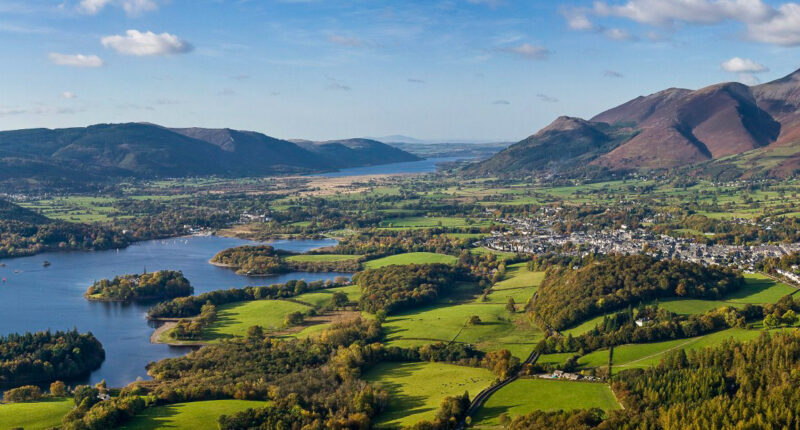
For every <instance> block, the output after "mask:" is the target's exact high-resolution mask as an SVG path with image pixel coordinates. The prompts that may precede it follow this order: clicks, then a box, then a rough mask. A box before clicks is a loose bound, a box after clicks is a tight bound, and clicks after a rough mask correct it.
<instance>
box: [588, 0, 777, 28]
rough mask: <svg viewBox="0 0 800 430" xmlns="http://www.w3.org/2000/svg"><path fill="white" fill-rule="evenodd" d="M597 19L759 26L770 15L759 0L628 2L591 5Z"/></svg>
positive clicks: (649, 0)
mask: <svg viewBox="0 0 800 430" xmlns="http://www.w3.org/2000/svg"><path fill="white" fill-rule="evenodd" d="M594 12H595V13H596V14H598V15H601V16H618V17H622V18H628V19H630V20H633V21H636V22H640V23H644V24H658V25H671V24H674V23H675V22H678V21H680V22H686V23H689V24H716V23H720V22H723V21H726V20H734V21H741V22H759V21H763V20H766V19H768V18H769V17H771V16H772V15H773V14H774V9H773V8H772V7H771V6H769V5H767V4H765V3H764V2H763V1H762V0H629V1H628V2H626V3H624V4H622V5H610V4H608V3H606V2H604V1H597V2H595V4H594Z"/></svg>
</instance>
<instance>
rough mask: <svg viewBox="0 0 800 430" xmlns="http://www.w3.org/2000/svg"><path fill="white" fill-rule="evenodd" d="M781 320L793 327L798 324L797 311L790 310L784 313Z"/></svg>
mask: <svg viewBox="0 0 800 430" xmlns="http://www.w3.org/2000/svg"><path fill="white" fill-rule="evenodd" d="M781 320H782V321H783V323H784V324H786V325H789V326H792V325H794V324H795V323H796V322H797V314H796V313H795V311H793V310H791V309H789V310H788V311H786V312H784V314H783V316H782V317H781Z"/></svg>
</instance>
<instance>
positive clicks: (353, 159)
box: [296, 139, 421, 167]
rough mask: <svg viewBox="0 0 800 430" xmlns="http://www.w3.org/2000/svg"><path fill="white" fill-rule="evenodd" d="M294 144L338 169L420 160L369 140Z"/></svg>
mask: <svg viewBox="0 0 800 430" xmlns="http://www.w3.org/2000/svg"><path fill="white" fill-rule="evenodd" d="M296 144H297V145H298V146H300V147H301V148H303V149H305V150H307V151H310V152H312V153H314V154H317V155H318V156H320V157H321V158H323V159H325V160H329V161H331V162H333V163H334V164H335V165H337V166H340V167H357V166H374V165H379V164H386V160H392V162H393V163H398V162H404V161H419V160H421V158H419V157H417V156H416V155H412V154H410V153H408V152H405V151H403V150H400V149H398V148H395V147H393V146H390V145H387V144H385V143H382V142H378V141H377V140H371V139H346V140H329V141H326V142H309V141H298V142H296Z"/></svg>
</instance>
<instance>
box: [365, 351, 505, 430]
mask: <svg viewBox="0 0 800 430" xmlns="http://www.w3.org/2000/svg"><path fill="white" fill-rule="evenodd" d="M364 379H366V380H367V381H370V382H375V383H376V384H378V385H379V386H380V387H383V388H384V389H386V390H387V391H388V392H389V395H390V400H389V407H388V410H387V411H386V412H384V413H383V414H381V415H380V416H379V417H378V420H377V426H378V427H381V426H387V427H395V426H409V425H412V424H414V423H417V422H419V421H422V420H430V419H433V418H434V416H435V414H436V410H437V409H438V408H439V404H440V403H441V401H442V399H443V398H445V397H446V396H455V395H461V394H464V392H465V391H467V392H469V395H470V398H473V397H475V395H477V394H478V393H479V392H480V391H481V390H483V389H484V388H486V387H488V386H489V385H491V383H492V381H493V380H494V376H493V375H492V374H491V372H489V371H488V370H486V369H482V368H476V367H466V366H456V365H453V364H445V363H381V364H378V365H377V366H375V367H373V368H371V369H369V370H368V371H367V372H366V374H365V375H364Z"/></svg>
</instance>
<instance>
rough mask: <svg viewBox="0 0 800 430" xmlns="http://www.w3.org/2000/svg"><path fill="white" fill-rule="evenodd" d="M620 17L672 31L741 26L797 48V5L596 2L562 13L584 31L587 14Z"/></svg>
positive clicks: (703, 0) (755, 0)
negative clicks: (681, 27)
mask: <svg viewBox="0 0 800 430" xmlns="http://www.w3.org/2000/svg"><path fill="white" fill-rule="evenodd" d="M590 14H591V15H595V16H608V17H619V18H625V19H629V20H631V21H635V22H637V23H640V24H645V25H653V26H661V27H667V28H671V27H674V26H675V24H679V23H683V24H693V25H715V24H721V23H724V22H736V23H739V24H742V25H744V27H745V29H746V31H745V34H746V36H747V38H748V39H750V40H753V41H756V42H761V43H767V44H772V45H779V46H798V45H800V3H798V2H796V1H791V2H785V3H782V4H780V5H779V6H773V5H771V4H769V3H767V2H765V1H764V0H626V1H624V2H622V3H620V4H617V3H610V2H607V1H596V2H595V3H594V7H593V8H592V9H591V10H586V9H583V10H573V11H569V12H567V13H564V16H565V18H566V20H567V24H568V25H569V26H570V28H572V29H575V30H587V29H591V28H593V27H587V26H588V25H590V24H591V22H590V21H589V17H588V15H590Z"/></svg>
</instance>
